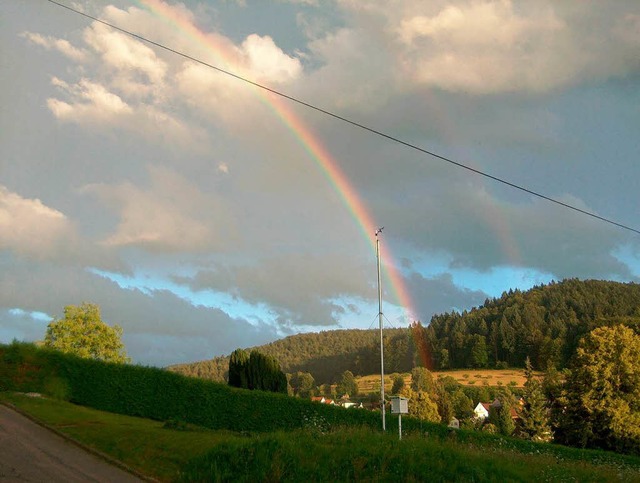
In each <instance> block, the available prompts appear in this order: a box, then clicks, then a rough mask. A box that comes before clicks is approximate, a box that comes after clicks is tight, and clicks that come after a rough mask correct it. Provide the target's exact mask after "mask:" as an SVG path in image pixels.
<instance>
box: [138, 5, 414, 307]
mask: <svg viewBox="0 0 640 483" xmlns="http://www.w3.org/2000/svg"><path fill="white" fill-rule="evenodd" d="M139 3H140V4H141V5H143V6H144V7H146V8H147V9H148V10H150V11H151V12H152V13H154V14H155V15H156V16H157V17H159V18H161V19H162V20H163V21H165V22H167V23H168V24H170V25H172V26H173V27H174V28H177V29H178V30H180V31H182V32H183V33H184V34H186V35H187V36H188V37H190V38H191V39H192V40H194V41H196V42H198V43H199V44H200V45H202V46H204V47H206V48H207V49H208V51H209V52H211V53H213V54H214V55H215V56H216V57H217V58H218V59H219V61H221V62H223V63H224V65H221V66H220V67H221V68H225V69H226V68H229V70H232V71H233V72H234V73H236V74H238V75H240V76H243V77H244V74H245V73H244V72H242V71H240V69H241V68H242V66H240V65H239V64H238V63H237V62H236V60H235V59H234V56H233V55H232V54H231V52H229V50H230V48H229V45H227V44H226V42H223V41H222V39H220V38H218V37H217V36H216V35H214V34H206V33H204V32H202V31H201V30H200V29H199V28H197V27H196V26H195V25H194V24H193V22H192V19H190V18H189V17H188V15H186V14H185V12H184V11H183V10H180V9H177V8H174V7H172V6H171V5H169V4H167V3H165V2H163V1H160V0H140V2H139ZM254 91H255V92H256V95H257V96H258V97H259V98H260V99H261V100H262V101H263V102H265V103H266V104H267V105H268V106H269V107H271V108H272V109H273V110H274V112H275V113H276V114H277V116H278V117H279V118H280V119H281V121H282V122H283V123H284V124H285V125H286V126H287V127H288V128H289V129H290V130H291V132H292V133H293V134H294V138H295V139H296V140H297V142H298V143H299V144H300V145H301V146H302V147H303V148H304V149H305V150H306V152H307V153H308V154H309V156H310V158H311V159H313V160H314V162H315V163H316V164H317V165H318V166H319V167H320V169H321V171H322V172H323V174H324V175H325V176H326V177H327V179H328V180H329V182H330V183H331V185H332V186H333V187H334V189H335V190H336V192H337V193H338V194H339V196H340V197H341V199H342V200H343V202H344V204H345V205H346V207H347V208H348V210H349V211H350V212H351V213H352V215H353V217H354V218H355V220H356V222H357V224H358V225H359V227H360V229H361V230H362V232H363V234H364V236H365V238H366V239H367V241H368V242H369V245H370V246H371V247H372V249H373V250H374V253H375V242H374V232H375V229H376V228H377V227H378V224H377V223H376V221H375V220H374V218H373V217H372V216H371V214H370V213H369V212H368V210H367V208H366V206H365V204H364V202H363V201H362V199H361V198H360V196H359V195H358V193H357V191H356V190H355V189H354V187H353V186H352V185H351V183H350V182H349V180H348V178H347V176H346V175H345V174H344V172H343V171H342V170H341V169H340V166H339V164H338V162H337V161H336V160H335V159H334V158H333V157H332V156H331V154H330V153H329V152H328V150H327V149H326V148H325V147H324V146H323V144H322V143H321V142H320V140H319V139H318V137H317V136H316V135H315V134H314V133H313V131H312V130H311V129H310V128H309V127H308V126H307V125H306V124H305V123H304V122H303V121H302V120H301V119H300V118H299V117H298V116H297V115H296V113H295V112H294V111H293V110H292V108H291V105H290V104H291V102H290V101H288V100H286V99H284V98H282V97H281V96H278V95H276V94H272V93H269V92H268V91H266V90H264V89H259V88H254ZM380 256H381V259H382V261H383V270H384V271H385V273H386V275H387V279H388V280H389V282H390V285H391V290H392V292H393V294H394V298H395V300H396V302H397V303H398V305H399V306H400V307H402V309H403V310H404V311H405V314H406V315H407V316H408V317H411V318H413V317H415V316H416V311H415V309H414V305H413V303H412V300H411V297H410V295H409V290H408V289H407V287H406V284H405V283H404V279H403V277H402V274H401V273H400V271H399V269H398V268H397V265H396V264H395V263H394V260H393V257H392V255H391V253H390V251H389V249H388V248H387V245H386V244H385V243H382V244H381V248H380Z"/></svg>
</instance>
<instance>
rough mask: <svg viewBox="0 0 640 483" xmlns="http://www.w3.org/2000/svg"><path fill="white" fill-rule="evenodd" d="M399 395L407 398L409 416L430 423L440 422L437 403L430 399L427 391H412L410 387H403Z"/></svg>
mask: <svg viewBox="0 0 640 483" xmlns="http://www.w3.org/2000/svg"><path fill="white" fill-rule="evenodd" d="M401 395H402V396H404V397H406V398H408V399H409V402H408V406H409V416H413V417H414V418H418V419H421V420H423V421H430V422H432V423H439V422H440V419H441V418H440V414H439V413H438V405H437V404H436V402H435V401H434V400H433V399H431V397H430V396H429V394H428V393H426V392H424V391H414V390H413V389H411V388H410V387H405V388H404V389H403V390H402V392H401Z"/></svg>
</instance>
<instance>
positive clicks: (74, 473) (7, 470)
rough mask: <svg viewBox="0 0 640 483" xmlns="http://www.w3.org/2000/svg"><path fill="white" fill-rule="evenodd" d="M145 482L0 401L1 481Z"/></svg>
mask: <svg viewBox="0 0 640 483" xmlns="http://www.w3.org/2000/svg"><path fill="white" fill-rule="evenodd" d="M9 481H12V482H13V481H16V482H18V481H29V482H76V481H77V482H86V481H99V482H111V481H113V482H118V483H126V482H134V481H137V482H139V481H142V480H140V479H138V478H136V477H135V476H133V475H132V474H130V473H127V472H126V471H124V470H122V469H120V468H117V467H116V466H113V465H111V464H109V463H107V462H106V461H104V460H102V459H100V458H99V457H97V456H95V455H93V454H91V453H88V452H87V451H84V450H83V449H81V448H79V447H78V446H76V445H74V444H73V443H70V442H69V441H67V440H65V439H64V438H62V437H61V436H59V435H57V434H55V433H53V432H52V431H49V430H48V429H46V428H43V427H42V426H39V425H38V424H36V423H34V422H33V421H31V420H30V419H28V418H26V417H24V416H23V415H21V414H20V413H17V412H15V411H13V410H12V409H9V408H8V407H6V406H3V405H1V404H0V482H3V483H4V482H9Z"/></svg>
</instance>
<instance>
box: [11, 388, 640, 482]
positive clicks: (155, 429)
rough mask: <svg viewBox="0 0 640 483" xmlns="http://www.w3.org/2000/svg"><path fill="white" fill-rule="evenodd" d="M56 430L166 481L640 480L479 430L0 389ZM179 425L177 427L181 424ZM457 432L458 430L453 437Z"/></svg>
mask: <svg viewBox="0 0 640 483" xmlns="http://www.w3.org/2000/svg"><path fill="white" fill-rule="evenodd" d="M2 400H3V401H7V402H10V403H12V404H14V405H15V406H17V407H19V408H20V409H21V410H23V411H25V412H27V413H29V414H31V415H33V416H34V417H35V418H37V419H39V420H42V421H44V422H46V423H47V424H49V425H50V426H52V427H54V428H56V429H57V430H59V431H61V432H63V433H66V434H68V435H69V436H71V437H73V438H75V439H76V440H79V441H81V442H82V443H84V444H86V445H87V446H91V447H93V448H95V449H97V450H99V451H102V452H104V453H106V454H108V455H110V456H112V457H114V458H116V459H118V460H120V461H122V462H123V463H125V464H127V465H128V466H131V467H132V468H135V469H136V470H138V471H140V472H141V473H143V474H146V475H149V476H151V477H153V478H157V479H159V480H162V481H172V480H182V481H231V480H233V481H251V480H254V481H333V480H338V481H362V480H364V481H390V480H397V481H424V480H429V481H534V480H540V481H603V482H608V481H625V482H634V481H638V482H640V459H638V458H634V457H629V456H623V455H616V454H614V453H606V452H600V451H582V450H577V449H575V448H565V447H559V446H555V445H534V444H531V443H529V444H524V443H525V442H520V441H518V440H508V439H499V438H496V437H494V436H492V435H484V434H480V433H476V434H472V433H464V432H460V433H455V434H456V436H455V437H452V438H450V439H444V440H443V439H441V438H438V437H437V436H436V435H433V434H432V435H431V436H425V435H424V434H421V433H415V434H409V435H406V437H405V438H404V439H403V440H402V441H401V442H400V441H398V440H397V434H394V433H389V434H381V433H380V432H379V431H376V430H373V429H367V428H363V427H351V428H347V427H337V428H336V427H333V428H329V427H328V426H327V425H326V424H322V423H323V422H322V420H319V421H311V423H310V424H309V425H308V426H307V427H306V429H302V430H300V429H298V430H294V431H289V432H271V433H255V434H253V435H251V436H250V437H249V436H247V435H246V433H245V434H241V433H234V432H230V431H213V430H207V429H202V428H198V427H194V426H187V427H186V429H187V431H177V430H170V429H165V428H164V427H163V426H164V423H162V422H158V421H152V420H147V419H141V418H136V417H130V416H123V415H117V414H112V413H107V412H103V411H98V410H94V409H89V408H85V407H81V406H76V405H73V404H70V403H66V402H62V401H56V400H51V399H40V398H29V397H25V396H23V395H19V394H12V393H1V392H0V401H2ZM178 426H180V425H178ZM452 434H453V433H452Z"/></svg>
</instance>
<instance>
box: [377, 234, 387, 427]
mask: <svg viewBox="0 0 640 483" xmlns="http://www.w3.org/2000/svg"><path fill="white" fill-rule="evenodd" d="M383 229H384V226H383V227H382V228H378V229H377V230H376V261H377V265H378V320H379V322H380V407H381V409H382V431H386V430H387V428H386V423H385V407H384V345H383V339H382V284H381V283H380V238H379V237H378V235H380V234H381V233H382V230H383Z"/></svg>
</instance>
